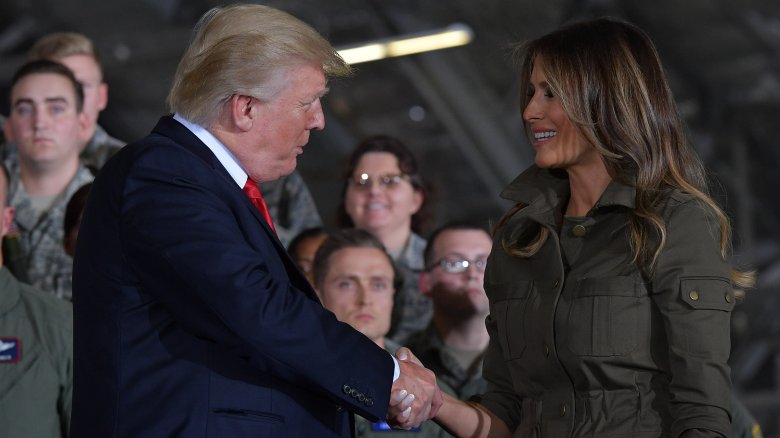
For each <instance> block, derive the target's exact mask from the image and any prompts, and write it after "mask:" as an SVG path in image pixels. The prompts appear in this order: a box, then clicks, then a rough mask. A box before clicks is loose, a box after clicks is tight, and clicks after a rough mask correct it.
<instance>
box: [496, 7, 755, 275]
mask: <svg viewBox="0 0 780 438" xmlns="http://www.w3.org/2000/svg"><path fill="white" fill-rule="evenodd" d="M518 54H520V55H521V56H522V62H523V66H522V73H521V83H520V91H521V97H520V99H521V105H522V107H523V108H525V107H526V106H527V105H528V102H529V100H530V95H529V90H528V87H529V84H530V77H531V71H532V70H533V66H534V63H535V62H536V61H541V62H542V63H543V65H544V72H545V76H546V78H547V82H548V84H549V87H550V89H551V91H552V92H553V94H554V95H555V96H557V97H558V99H559V100H560V103H561V106H562V108H563V110H564V112H565V113H566V114H567V116H568V117H569V119H570V120H571V122H572V124H573V125H574V126H575V127H576V128H577V129H578V131H579V132H580V133H581V134H582V135H583V137H584V138H585V139H586V140H587V141H588V143H590V144H591V145H592V146H593V147H594V148H596V150H597V151H598V152H599V153H600V155H601V157H602V159H603V160H604V163H605V165H606V167H607V171H608V172H609V174H610V176H611V177H612V178H613V179H614V180H616V181H618V182H620V183H623V184H626V185H629V186H632V187H635V189H636V199H635V201H636V202H635V208H634V209H632V210H631V212H630V215H629V228H630V230H631V246H632V249H633V253H634V254H633V260H632V262H633V263H635V264H636V265H637V266H638V267H639V268H640V269H643V270H646V271H648V272H650V271H652V270H653V268H654V266H655V264H656V261H657V260H658V257H659V255H660V253H661V251H662V249H663V247H664V245H665V243H666V237H667V230H666V224H665V223H664V220H663V218H662V217H661V216H660V215H659V214H658V212H657V211H656V208H657V207H658V206H659V205H660V204H661V202H662V201H663V200H664V199H665V198H666V197H667V196H668V195H669V190H671V189H679V190H681V191H683V192H686V193H689V194H691V195H693V196H694V197H695V198H697V199H698V200H700V201H701V202H702V203H703V204H704V205H706V206H707V207H708V208H709V209H710V210H711V212H712V214H713V215H714V216H715V217H716V218H717V220H718V222H719V223H720V252H721V257H722V258H723V259H724V260H725V259H726V258H727V257H728V254H729V251H730V241H731V226H730V224H729V219H728V217H726V215H725V214H724V213H723V211H722V210H721V209H720V207H719V206H718V205H717V203H716V202H715V201H714V200H713V199H712V198H711V197H710V195H709V190H708V187H707V176H706V172H705V169H704V165H703V163H702V162H701V160H700V158H699V157H698V155H697V154H696V152H695V151H694V149H693V147H691V145H690V143H689V142H688V140H687V138H686V136H685V129H684V126H683V122H682V118H681V117H680V114H679V111H678V109H677V105H676V103H675V101H674V98H673V96H672V92H671V90H670V88H669V85H668V83H667V80H666V76H665V74H664V71H663V67H662V66H661V62H660V58H659V56H658V53H657V51H656V49H655V46H654V45H653V43H652V41H651V40H650V37H649V36H648V35H647V34H646V33H645V32H643V31H642V30H640V29H639V28H637V27H635V26H633V25H631V24H628V23H625V22H622V21H619V20H616V19H611V18H599V19H594V20H588V21H581V22H577V23H572V24H570V25H568V26H565V27H562V28H560V29H559V30H556V31H554V32H552V33H550V34H547V35H545V36H543V37H541V38H538V39H536V40H533V41H531V42H529V43H527V44H524V45H522V46H520V47H518ZM526 128H527V126H526ZM526 131H528V130H527V129H526ZM526 134H530V133H528V132H526ZM522 207H523V205H517V206H515V208H513V209H511V210H510V211H509V212H507V214H506V215H504V217H503V218H502V219H501V220H500V221H499V223H498V225H497V227H500V226H502V225H503V224H505V223H506V222H507V220H508V219H509V218H511V216H512V215H514V214H515V213H517V212H518V211H519V210H520V209H522ZM548 235H549V231H547V230H546V229H543V228H542V229H540V231H539V233H538V234H537V235H536V237H535V238H534V239H532V240H531V242H530V243H528V244H525V245H520V244H519V243H517V242H504V248H505V250H506V251H507V252H508V253H509V254H512V255H515V256H518V257H528V256H530V255H533V254H535V253H536V252H537V251H538V250H539V249H540V248H541V246H542V245H543V244H544V242H545V241H546V239H547V237H548ZM732 281H733V282H734V284H735V285H737V286H738V287H749V286H751V285H752V283H753V274H752V273H750V272H739V271H734V272H733V274H732Z"/></svg>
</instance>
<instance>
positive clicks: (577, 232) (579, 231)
mask: <svg viewBox="0 0 780 438" xmlns="http://www.w3.org/2000/svg"><path fill="white" fill-rule="evenodd" d="M571 233H572V234H574V236H575V237H585V235H586V234H588V229H587V228H585V226H584V225H575V226H573V227H572V229H571Z"/></svg>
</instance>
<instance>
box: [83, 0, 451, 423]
mask: <svg viewBox="0 0 780 438" xmlns="http://www.w3.org/2000/svg"><path fill="white" fill-rule="evenodd" d="M348 69H349V68H348V66H346V65H345V64H344V62H343V61H342V60H341V59H340V58H339V57H338V56H337V55H336V54H335V51H334V50H333V48H332V47H331V46H330V45H329V44H328V43H327V42H326V41H325V40H324V39H323V38H322V37H321V36H319V35H318V34H317V33H316V32H315V31H314V30H313V29H311V28H310V27H309V26H307V25H305V24H304V23H302V22H300V21H299V20H297V19H295V18H293V17H291V16H289V15H288V14H285V13H283V12H281V11H278V10H275V9H272V8H269V7H265V6H259V5H237V6H230V7H226V8H215V9H213V10H212V11H209V12H207V13H206V14H205V15H204V16H203V17H202V18H201V20H200V22H199V23H198V24H197V25H196V28H195V34H194V36H193V39H192V41H191V44H190V47H189V48H188V49H187V51H186V52H185V54H184V57H183V58H182V60H181V62H180V64H179V68H178V70H177V72H176V75H175V78H174V83H173V87H172V89H171V92H170V94H169V97H168V101H169V103H170V106H171V110H172V112H173V113H175V115H174V116H173V117H163V118H162V119H161V120H160V122H159V123H158V125H157V126H156V127H155V129H154V131H153V132H152V133H151V134H150V135H149V136H147V137H146V138H145V139H143V140H141V141H139V142H137V143H134V144H131V145H129V146H127V147H125V148H123V149H122V150H121V151H120V152H119V153H117V155H116V156H115V157H114V158H113V159H111V160H110V161H109V162H108V163H107V164H106V166H105V167H104V168H103V170H102V171H101V173H100V175H99V177H98V178H97V179H96V180H95V183H94V185H93V187H92V190H91V193H90V198H89V200H88V202H87V207H86V210H85V213H84V217H83V219H82V223H81V228H80V230H79V237H78V243H77V248H76V258H75V267H74V299H73V301H74V318H75V327H74V350H75V371H74V373H75V375H74V379H75V381H74V399H73V419H72V432H73V433H72V435H73V436H77V437H109V436H110V437H172V436H176V437H233V438H235V437H277V436H279V437H285V438H288V437H329V436H349V435H350V434H351V431H352V427H351V423H352V420H353V417H352V413H357V414H359V415H362V416H364V417H366V418H369V419H371V420H372V421H376V420H377V419H378V418H380V417H384V416H385V414H386V413H387V412H388V406H390V412H389V414H390V420H391V422H393V423H394V424H395V425H396V426H398V427H404V428H409V427H412V426H415V425H416V424H418V423H420V422H422V421H424V420H426V419H428V418H430V417H431V416H433V414H434V413H435V412H436V411H437V410H438V407H439V406H440V404H441V393H440V392H439V389H438V387H437V386H436V383H435V378H434V376H433V374H432V373H431V372H430V371H428V370H426V369H424V368H422V367H420V366H418V365H416V364H414V363H412V362H409V361H404V360H398V361H396V360H395V359H393V358H392V357H391V356H390V355H389V354H388V353H386V352H385V351H383V350H382V349H381V348H379V347H378V346H376V344H374V343H373V342H372V341H371V340H369V339H368V338H366V337H365V336H363V335H362V334H360V333H358V332H357V331H355V330H354V329H352V328H351V327H349V326H348V325H347V324H344V323H341V322H338V321H337V320H336V318H335V317H334V316H333V314H331V313H330V312H328V311H327V310H325V309H324V308H323V307H322V306H321V305H320V303H319V301H318V300H317V297H316V295H315V293H314V291H313V290H312V289H311V287H310V285H309V283H308V282H307V281H306V279H305V278H304V277H303V275H302V274H301V273H300V271H299V270H298V269H297V268H296V267H295V265H294V264H293V262H292V260H291V259H290V258H289V257H288V256H287V254H286V252H285V251H284V248H283V247H282V245H281V244H280V242H279V240H278V239H277V238H276V235H275V233H274V231H273V225H272V222H271V218H270V216H268V215H267V214H264V213H267V209H266V208H265V205H264V203H263V201H262V198H261V197H259V195H258V194H257V193H259V191H258V190H257V188H256V183H259V182H265V181H268V180H272V179H275V178H279V177H280V176H283V175H286V174H289V173H290V172H292V171H293V170H294V169H295V165H296V157H297V155H299V154H300V153H302V151H303V147H304V145H305V144H306V143H307V141H308V137H309V131H311V130H312V129H322V128H323V127H324V119H323V113H322V107H321V103H320V98H321V97H322V96H323V95H324V94H325V93H326V91H327V81H326V77H330V76H335V75H341V74H345V73H346V72H348ZM242 188H243V190H242ZM245 193H247V194H249V195H250V196H252V197H253V198H255V199H254V201H252V200H250V198H249V197H247V196H246V195H245ZM391 391H392V397H391Z"/></svg>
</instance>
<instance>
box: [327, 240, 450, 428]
mask: <svg viewBox="0 0 780 438" xmlns="http://www.w3.org/2000/svg"><path fill="white" fill-rule="evenodd" d="M313 274H314V283H315V289H316V290H317V294H318V295H319V297H320V300H321V301H322V305H323V306H325V308H327V309H328V310H330V311H331V312H333V313H334V314H335V315H336V318H338V319H339V321H342V322H345V323H348V324H349V325H351V326H352V327H354V328H355V329H356V330H358V331H360V332H361V333H363V334H364V335H366V336H367V337H368V338H369V339H371V340H372V341H374V342H375V343H376V344H377V345H379V346H380V347H382V348H384V349H385V350H386V351H387V352H388V353H390V354H393V353H395V350H397V349H398V348H399V346H398V344H396V343H395V342H393V341H392V340H390V339H387V338H386V335H387V332H388V330H389V329H390V316H391V313H392V308H393V295H394V292H395V291H396V290H397V289H398V288H399V287H400V286H401V284H402V281H401V280H402V279H401V277H400V274H399V273H398V271H397V269H396V267H395V264H394V263H393V260H392V258H391V257H390V255H389V254H388V253H387V252H386V251H385V249H384V246H383V245H382V243H381V242H380V241H379V240H378V239H377V238H376V237H374V236H373V235H372V234H370V233H369V232H367V231H363V230H359V229H354V228H350V229H344V230H340V231H336V232H333V233H331V234H330V235H329V237H328V238H327V239H325V241H324V242H323V243H322V244H321V245H320V247H319V249H318V250H317V254H316V256H315V257H314V267H313ZM387 434H390V435H410V436H419V437H423V438H429V437H443V436H450V435H449V434H447V433H446V432H445V431H444V430H442V429H441V428H440V427H439V426H438V425H436V424H435V423H433V422H431V421H427V422H424V423H423V424H422V425H420V427H417V428H414V429H412V430H409V431H407V430H392V429H390V427H389V426H388V425H387V423H386V422H385V421H378V422H375V423H372V422H370V421H368V420H366V419H365V418H363V417H355V436H356V437H357V438H378V437H383V436H386V435H387Z"/></svg>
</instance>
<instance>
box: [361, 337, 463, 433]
mask: <svg viewBox="0 0 780 438" xmlns="http://www.w3.org/2000/svg"><path fill="white" fill-rule="evenodd" d="M398 347H399V345H398V344H396V343H395V342H393V341H392V340H390V339H387V338H385V351H387V352H388V353H390V354H395V350H397V349H398ZM426 365H427V364H426ZM444 389H445V388H442V390H444ZM388 435H406V436H409V437H420V438H441V437H451V436H452V435H450V434H449V433H447V432H446V431H445V430H444V429H442V428H441V427H439V425H438V424H436V423H434V422H433V421H426V422H424V423H423V424H421V425H420V427H417V428H414V429H412V430H395V429H391V428H390V426H388V425H387V422H385V421H377V422H376V423H372V422H370V421H368V420H366V419H365V418H363V417H361V416H359V415H355V438H381V437H384V436H388Z"/></svg>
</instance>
